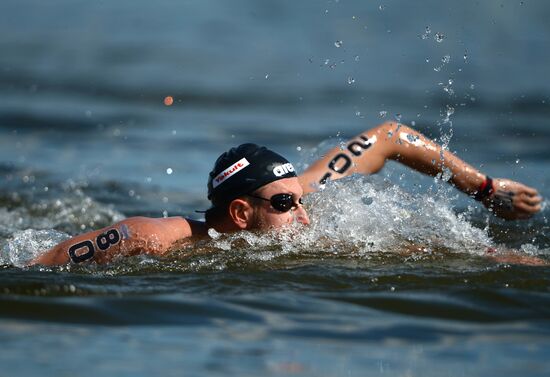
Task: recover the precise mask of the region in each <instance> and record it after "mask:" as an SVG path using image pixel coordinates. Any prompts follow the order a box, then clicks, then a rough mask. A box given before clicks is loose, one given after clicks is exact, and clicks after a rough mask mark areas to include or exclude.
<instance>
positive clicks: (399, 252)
mask: <svg viewBox="0 0 550 377" xmlns="http://www.w3.org/2000/svg"><path fill="white" fill-rule="evenodd" d="M305 207H306V210H307V211H308V213H309V216H310V220H311V224H310V225H309V226H303V225H300V224H293V225H291V226H289V227H287V228H284V229H279V230H271V231H268V232H248V231H242V232H238V233H233V234H219V233H217V232H214V231H211V232H210V237H211V238H210V239H209V240H205V241H202V242H200V243H199V244H195V245H192V246H187V247H182V248H179V249H178V250H177V251H176V252H174V253H173V254H172V257H173V258H175V259H174V260H172V261H171V262H170V263H172V266H174V265H177V266H178V267H177V268H180V269H184V270H197V269H198V270H225V269H228V268H238V269H242V268H245V267H246V268H258V267H260V266H263V267H264V268H265V267H266V266H267V267H269V268H273V267H281V266H280V263H283V266H284V267H286V268H288V267H289V266H291V265H293V264H296V263H300V261H304V260H308V261H310V260H312V259H314V260H323V259H325V258H327V257H329V258H337V259H370V258H373V257H376V258H379V257H381V256H384V255H385V256H388V257H398V258H423V257H425V256H429V255H432V254H434V253H435V254H437V253H467V254H470V255H483V254H484V253H485V250H486V248H487V247H489V246H494V245H493V242H492V240H491V239H490V237H489V236H488V235H487V233H486V231H485V230H482V229H478V228H476V227H474V226H473V225H471V224H470V223H469V222H468V221H467V220H466V219H465V216H464V215H457V214H455V213H454V212H453V210H452V209H451V206H450V204H449V202H448V200H447V199H446V197H445V196H440V197H434V196H433V195H428V194H426V195H422V196H419V195H414V196H413V195H411V194H409V193H407V192H405V191H403V190H402V189H401V188H400V187H398V186H395V185H392V184H390V183H389V182H387V181H384V180H383V179H382V178H380V177H357V176H353V177H348V178H345V179H341V180H338V181H335V182H330V183H328V184H327V185H326V187H325V189H323V190H322V191H320V192H317V193H314V194H311V195H310V196H308V197H306V202H305Z"/></svg>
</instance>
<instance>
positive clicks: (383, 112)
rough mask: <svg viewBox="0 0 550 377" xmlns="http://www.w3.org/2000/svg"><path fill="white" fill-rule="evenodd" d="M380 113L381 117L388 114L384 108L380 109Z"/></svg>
mask: <svg viewBox="0 0 550 377" xmlns="http://www.w3.org/2000/svg"><path fill="white" fill-rule="evenodd" d="M378 114H379V115H380V118H385V117H386V115H388V112H387V111H385V110H382V111H380V112H379V113H378Z"/></svg>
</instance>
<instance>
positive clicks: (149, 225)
mask: <svg viewBox="0 0 550 377" xmlns="http://www.w3.org/2000/svg"><path fill="white" fill-rule="evenodd" d="M125 222H126V223H127V224H128V225H129V226H130V228H131V229H133V230H134V232H136V233H142V234H151V233H153V234H155V233H156V234H159V233H160V234H162V235H163V238H166V239H167V240H178V239H182V238H188V237H193V236H201V235H204V234H206V233H207V228H206V225H205V224H204V222H201V221H196V220H191V219H187V218H184V217H182V216H173V217H162V218H150V217H131V218H128V219H126V220H125Z"/></svg>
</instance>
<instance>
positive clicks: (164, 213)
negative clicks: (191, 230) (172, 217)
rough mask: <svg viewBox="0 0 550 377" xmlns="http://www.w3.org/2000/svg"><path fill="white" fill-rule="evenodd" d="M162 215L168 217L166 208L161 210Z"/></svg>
mask: <svg viewBox="0 0 550 377" xmlns="http://www.w3.org/2000/svg"><path fill="white" fill-rule="evenodd" d="M162 217H164V218H167V217H168V211H167V210H164V211H162Z"/></svg>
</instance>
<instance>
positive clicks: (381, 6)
mask: <svg viewBox="0 0 550 377" xmlns="http://www.w3.org/2000/svg"><path fill="white" fill-rule="evenodd" d="M378 9H379V10H384V9H386V7H385V6H383V5H382V4H380V6H379V7H378Z"/></svg>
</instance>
